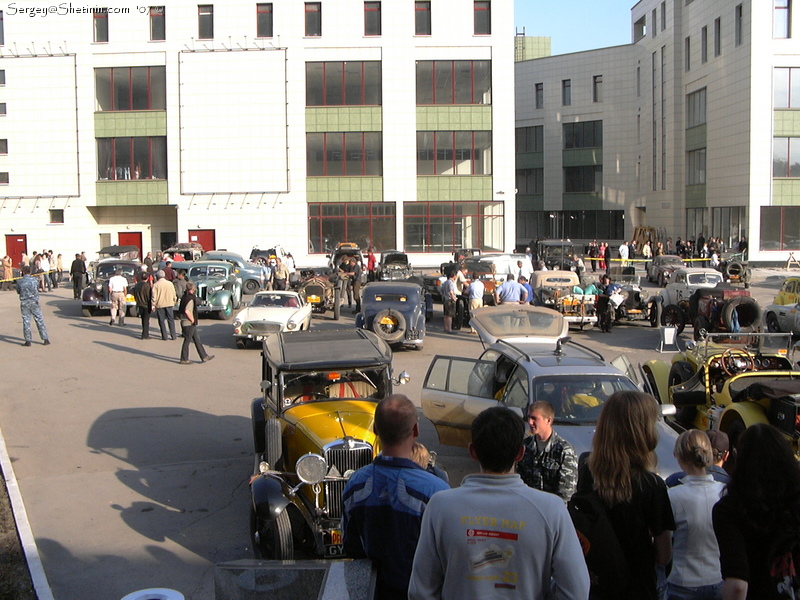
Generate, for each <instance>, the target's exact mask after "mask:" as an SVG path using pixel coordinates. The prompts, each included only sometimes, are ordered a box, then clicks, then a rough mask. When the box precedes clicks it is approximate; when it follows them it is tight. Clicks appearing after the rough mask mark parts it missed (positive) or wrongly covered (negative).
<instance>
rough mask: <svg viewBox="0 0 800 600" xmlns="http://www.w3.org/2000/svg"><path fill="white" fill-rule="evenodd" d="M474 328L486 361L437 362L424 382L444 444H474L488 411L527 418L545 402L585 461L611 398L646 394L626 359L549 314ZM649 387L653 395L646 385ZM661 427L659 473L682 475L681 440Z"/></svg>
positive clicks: (513, 309) (516, 310) (532, 312)
mask: <svg viewBox="0 0 800 600" xmlns="http://www.w3.org/2000/svg"><path fill="white" fill-rule="evenodd" d="M470 325H472V326H473V327H474V328H475V329H476V330H477V331H478V334H479V335H480V337H481V341H483V343H484V346H488V347H487V348H486V350H485V351H484V352H483V354H481V356H480V358H477V359H470V358H462V357H455V356H436V357H434V359H433V362H432V363H431V366H430V368H429V369H428V374H427V376H426V378H425V382H424V383H423V389H422V397H421V399H422V412H423V414H424V415H425V417H427V418H428V419H429V420H430V421H431V422H432V423H433V425H434V426H435V427H436V431H437V433H438V434H439V441H440V442H441V443H442V444H446V445H451V446H467V444H468V443H469V441H470V426H471V424H472V420H473V419H474V418H475V417H476V416H477V415H478V414H479V413H480V412H482V411H483V410H485V409H487V408H490V407H492V406H507V407H509V408H512V409H514V410H516V411H517V412H518V413H519V414H520V416H522V415H523V414H525V413H524V412H523V411H526V410H527V407H528V406H530V404H532V403H533V402H536V401H539V400H546V401H548V402H550V403H551V404H552V405H553V408H554V409H555V413H556V415H555V419H554V421H553V425H554V427H555V429H556V430H557V431H558V433H559V435H561V436H562V437H563V438H564V439H566V440H567V441H568V442H570V443H571V444H572V446H573V447H574V448H575V452H576V453H577V454H578V455H580V454H581V453H583V452H588V451H590V450H591V447H592V436H593V435H594V430H595V426H596V425H597V417H598V416H599V415H600V410H601V409H602V407H603V403H604V402H605V401H606V400H607V399H608V397H609V396H611V394H613V393H614V392H617V391H621V390H637V389H642V387H641V386H640V385H639V384H638V383H637V382H638V379H639V377H638V374H637V373H636V370H635V369H634V368H633V367H632V365H631V363H630V362H629V361H628V360H627V358H625V357H624V356H621V357H618V358H616V359H614V360H613V361H611V364H610V363H608V362H606V360H605V359H604V358H603V356H602V355H600V354H599V353H597V352H595V351H593V350H590V349H589V348H586V347H585V346H582V345H579V344H576V343H573V342H571V341H570V339H569V337H567V333H568V327H569V325H568V323H567V322H566V321H565V320H564V317H563V316H562V315H561V314H559V313H558V312H556V311H554V310H551V309H549V308H542V307H532V306H527V305H511V306H499V307H486V308H481V309H479V310H477V311H475V312H474V314H473V316H472V318H471V320H470ZM642 385H643V386H645V391H647V392H649V391H650V390H649V389H646V386H647V383H646V382H645V383H644V384H642ZM661 412H662V415H664V414H674V412H675V409H674V408H673V407H672V406H669V405H662V407H661ZM657 426H658V431H659V438H660V439H659V444H658V448H657V449H656V454H657V457H658V472H659V475H661V476H662V477H665V478H666V477H667V476H668V475H670V474H672V473H674V472H676V471H679V470H680V468H679V467H678V464H677V461H676V460H675V458H674V457H673V455H672V452H673V449H674V448H675V441H676V440H677V438H678V434H677V432H676V431H675V430H674V429H672V428H671V427H670V426H669V425H668V424H667V423H666V422H665V421H664V419H663V416H662V417H661V418H659V421H658V425H657Z"/></svg>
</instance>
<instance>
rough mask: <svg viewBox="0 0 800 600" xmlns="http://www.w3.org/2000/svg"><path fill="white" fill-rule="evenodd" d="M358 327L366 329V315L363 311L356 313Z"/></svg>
mask: <svg viewBox="0 0 800 600" xmlns="http://www.w3.org/2000/svg"><path fill="white" fill-rule="evenodd" d="M356 327H358V328H359V329H364V315H363V314H362V313H358V314H357V315H356Z"/></svg>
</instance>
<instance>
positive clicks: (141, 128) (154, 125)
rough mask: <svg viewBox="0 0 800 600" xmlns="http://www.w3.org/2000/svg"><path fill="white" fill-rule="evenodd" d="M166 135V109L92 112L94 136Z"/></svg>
mask: <svg viewBox="0 0 800 600" xmlns="http://www.w3.org/2000/svg"><path fill="white" fill-rule="evenodd" d="M164 135H167V111H165V110H146V111H141V110H126V111H118V112H97V113H94V136H95V137H98V138H110V137H153V136H164Z"/></svg>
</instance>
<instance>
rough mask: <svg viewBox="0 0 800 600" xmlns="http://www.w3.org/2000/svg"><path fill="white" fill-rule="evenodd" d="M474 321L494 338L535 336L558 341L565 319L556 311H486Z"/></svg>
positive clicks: (523, 309) (525, 309)
mask: <svg viewBox="0 0 800 600" xmlns="http://www.w3.org/2000/svg"><path fill="white" fill-rule="evenodd" d="M474 319H475V320H476V321H477V322H479V323H480V325H481V326H483V328H484V329H486V331H487V332H488V333H489V334H490V335H493V336H494V337H499V338H502V337H510V336H524V335H535V336H537V337H547V338H553V339H558V338H559V337H560V336H561V335H563V334H564V317H563V316H562V315H561V313H557V312H556V311H554V310H545V309H529V308H528V307H519V308H515V307H514V308H512V310H500V309H498V310H485V311H482V312H481V313H480V316H478V315H476V316H475V317H474Z"/></svg>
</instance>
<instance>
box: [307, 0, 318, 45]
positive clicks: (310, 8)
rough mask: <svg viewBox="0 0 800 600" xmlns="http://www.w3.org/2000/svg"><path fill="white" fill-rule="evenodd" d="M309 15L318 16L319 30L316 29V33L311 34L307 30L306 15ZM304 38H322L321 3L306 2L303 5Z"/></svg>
mask: <svg viewBox="0 0 800 600" xmlns="http://www.w3.org/2000/svg"><path fill="white" fill-rule="evenodd" d="M309 13H317V14H318V15H319V17H318V19H319V29H317V31H316V33H315V32H311V30H310V28H309V22H308V19H309V17H308V15H309ZM305 16H306V22H305V37H320V36H322V3H321V2H306V4H305Z"/></svg>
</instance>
